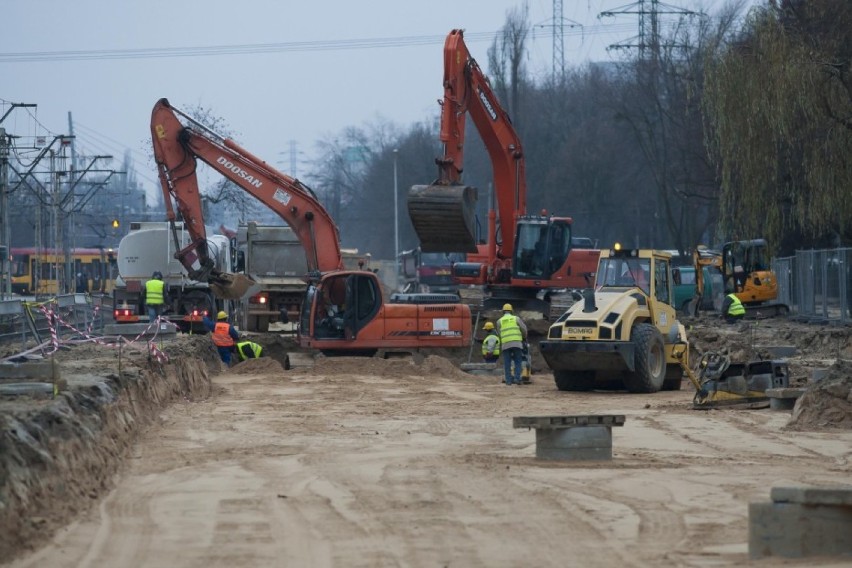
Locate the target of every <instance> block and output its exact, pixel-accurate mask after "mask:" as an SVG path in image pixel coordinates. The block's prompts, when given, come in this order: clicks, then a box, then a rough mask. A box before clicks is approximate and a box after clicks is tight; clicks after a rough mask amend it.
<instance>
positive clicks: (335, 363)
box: [311, 355, 470, 379]
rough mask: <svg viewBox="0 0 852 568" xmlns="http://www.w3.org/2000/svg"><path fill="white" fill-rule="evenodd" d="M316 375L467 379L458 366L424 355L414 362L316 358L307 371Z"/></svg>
mask: <svg viewBox="0 0 852 568" xmlns="http://www.w3.org/2000/svg"><path fill="white" fill-rule="evenodd" d="M311 373H312V374H317V375H353V374H357V375H367V376H374V377H402V376H418V377H419V376H430V377H431V376H440V377H446V378H453V377H454V378H467V379H469V378H470V375H468V374H467V373H465V372H464V371H462V370H461V369H459V368H458V366H457V365H456V364H455V363H454V362H452V361H450V360H449V359H446V358H444V357H441V356H439V355H428V356H427V357H426V358H425V359H424V360H423V362H422V363H420V364H417V363H415V362H414V359H413V358H411V357H405V358H401V359H394V358H391V359H381V358H379V357H319V358H317V359H316V362H315V363H314V366H313V368H312V370H311Z"/></svg>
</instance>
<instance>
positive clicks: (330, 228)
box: [151, 99, 471, 355]
mask: <svg viewBox="0 0 852 568" xmlns="http://www.w3.org/2000/svg"><path fill="white" fill-rule="evenodd" d="M151 137H152V143H153V146H154V157H155V160H156V162H157V169H158V173H159V177H160V184H161V186H162V189H163V196H164V198H165V204H166V214H167V217H168V220H169V221H170V222H171V223H172V224H174V222H175V221H177V214H176V212H175V210H174V207H173V204H172V202H173V201H174V202H175V203H176V204H177V209H178V211H179V212H180V215H181V217H182V218H183V221H184V226H185V227H186V230H187V231H188V232H189V234H190V236H191V238H192V242H191V243H190V244H189V245H188V246H186V247H184V248H183V249H181V250H179V251H178V252H177V253H175V257H176V258H177V259H179V260H180V262H181V263H182V264H183V265H184V266H185V267H186V269H187V270H188V271H189V273H190V277H191V278H192V279H193V280H198V281H205V282H209V283H210V284H211V288H214V292H215V293H216V294H217V295H218V296H219V297H221V298H230V299H233V298H236V297H240V296H241V295H242V294H244V293H246V292H247V291H248V286H250V285H251V282H250V281H245V280H244V279H242V278H239V277H235V275H232V274H226V273H221V272H218V271H217V270H216V269H215V268H214V264H213V262H212V259H211V258H210V256H209V254H208V251H207V241H206V238H205V236H206V229H205V226H204V217H203V211H202V207H201V194H200V192H199V187H198V179H197V174H196V167H197V161H198V160H200V161H202V162H204V163H206V164H207V165H209V166H210V167H211V168H213V169H214V170H216V171H217V172H219V173H220V174H221V175H222V176H224V177H225V178H227V179H229V180H230V181H232V182H233V183H235V184H236V185H237V186H238V187H239V188H240V189H242V190H243V191H245V192H246V193H248V194H250V195H252V196H254V197H255V198H256V199H258V200H259V201H260V202H262V203H263V204H265V205H266V206H267V207H269V208H270V209H271V210H272V211H274V212H275V213H276V214H277V215H278V216H279V217H281V219H282V220H283V221H284V222H286V223H287V224H288V225H289V226H290V227H292V229H293V232H294V233H295V234H296V235H297V237H298V239H299V241H300V242H301V244H302V246H303V247H304V249H305V254H306V257H307V266H308V271H309V272H308V274H307V275H306V279H307V281H308V289H307V292H306V294H305V298H304V301H303V303H302V308H301V312H300V314H299V325H298V337H299V343H300V345H301V346H302V347H310V348H315V349H320V350H322V351H323V352H326V353H329V354H353V355H354V354H357V355H371V354H375V353H376V352H377V351H385V352H387V351H395V350H400V351H417V350H420V349H424V348H425V349H428V348H435V347H463V346H467V345H469V343H470V338H471V318H470V308H469V307H468V306H466V305H464V304H462V303H460V302H459V301H458V298H457V297H456V296H453V295H440V294H423V295H421V294H406V295H395V296H394V297H392V298H391V300H392V301H393V303H386V302H385V301H384V298H383V295H382V288H381V285H380V282H379V279H378V277H377V276H376V274H375V273H374V272H371V271H368V270H346V269H344V264H343V261H342V256H341V250H340V239H339V235H338V229H337V225H335V223H334V221H333V220H332V218H331V216H330V215H329V214H328V212H327V211H326V209H325V208H324V207H323V206H322V204H321V203H320V202H319V200H318V199H317V197H316V195H314V193H313V191H311V189H310V188H308V187H307V186H306V185H304V184H303V183H301V182H300V181H299V180H297V179H294V178H292V177H290V176H287V175H285V174H283V173H281V172H279V171H277V170H275V169H274V168H272V167H270V166H269V165H268V164H267V163H266V162H264V161H263V160H261V159H259V158H257V157H256V156H254V155H252V154H251V153H250V152H248V151H247V150H245V149H244V148H241V147H240V146H239V145H237V144H236V143H235V142H234V141H233V140H231V139H229V138H224V137H222V136H219V135H218V134H216V133H215V132H213V131H212V130H210V129H208V128H206V127H205V126H204V125H202V124H200V123H198V122H197V121H195V120H193V119H192V118H191V117H189V116H188V115H186V114H185V113H183V112H181V111H179V110H177V109H176V108H174V107H172V106H171V105H170V104H169V102H168V100H166V99H161V100H160V101H159V102H157V104H156V105H155V106H154V110H153V111H152V113H151Z"/></svg>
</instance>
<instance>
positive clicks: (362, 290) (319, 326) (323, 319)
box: [300, 272, 382, 340]
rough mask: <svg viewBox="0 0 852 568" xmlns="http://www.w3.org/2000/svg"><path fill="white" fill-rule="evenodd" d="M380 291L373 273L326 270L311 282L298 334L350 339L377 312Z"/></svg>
mask: <svg viewBox="0 0 852 568" xmlns="http://www.w3.org/2000/svg"><path fill="white" fill-rule="evenodd" d="M381 306H382V290H381V287H380V286H379V282H378V279H377V278H376V276H375V274H373V273H372V272H340V273H329V274H326V275H325V276H323V277H322V278H320V279H319V280H318V281H316V282H314V283H312V284H310V286H309V287H308V291H307V293H306V294H305V299H304V303H303V305H302V321H301V326H300V334H302V335H308V336H309V337H310V338H312V339H318V340H326V339H331V340H335V339H337V340H352V339H356V338H357V337H358V332H359V331H360V330H361V329H363V328H364V327H365V326H366V325H367V324H369V323H370V321H371V320H372V319H373V318H374V317H375V316H376V314H377V313H378V312H379V308H381Z"/></svg>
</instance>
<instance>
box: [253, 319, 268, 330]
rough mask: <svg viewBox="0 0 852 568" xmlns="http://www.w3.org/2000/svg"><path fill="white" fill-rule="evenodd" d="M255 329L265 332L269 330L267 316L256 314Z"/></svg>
mask: <svg viewBox="0 0 852 568" xmlns="http://www.w3.org/2000/svg"><path fill="white" fill-rule="evenodd" d="M256 330H257V331H259V332H260V333H266V332H267V331H269V318H265V317H263V316H257V326H256Z"/></svg>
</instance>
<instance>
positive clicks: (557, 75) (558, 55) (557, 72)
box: [537, 0, 583, 83]
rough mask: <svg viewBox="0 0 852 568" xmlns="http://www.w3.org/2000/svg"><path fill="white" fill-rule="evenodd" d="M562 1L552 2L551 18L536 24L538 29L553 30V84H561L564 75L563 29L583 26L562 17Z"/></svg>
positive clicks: (554, 0) (555, 0)
mask: <svg viewBox="0 0 852 568" xmlns="http://www.w3.org/2000/svg"><path fill="white" fill-rule="evenodd" d="M562 1H563V0H553V17H552V18H551V19H550V20H549V21H547V20H546V21H545V23H543V24H537V27H540V28H553V60H552V62H551V66H552V76H553V81H554V82H555V83H561V82H562V80H563V78H564V75H565V39H564V38H565V27H566V25H567V26H568V27H569V28H582V27H583V24H581V23H579V22H575V21H574V20H567V19H565V18H564V17H562V14H563V10H562Z"/></svg>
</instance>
